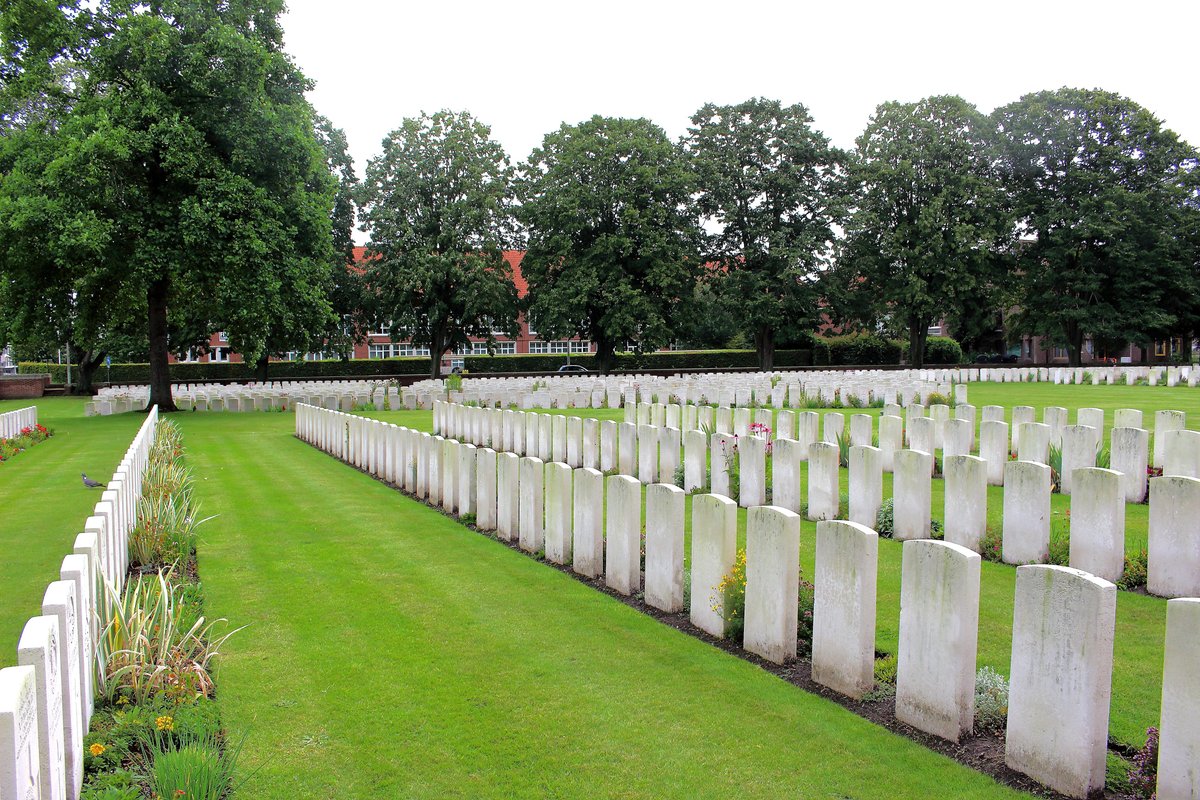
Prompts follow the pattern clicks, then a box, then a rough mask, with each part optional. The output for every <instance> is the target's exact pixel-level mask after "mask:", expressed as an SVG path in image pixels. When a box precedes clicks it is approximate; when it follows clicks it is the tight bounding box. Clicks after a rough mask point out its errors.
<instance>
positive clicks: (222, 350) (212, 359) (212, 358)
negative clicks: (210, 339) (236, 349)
mask: <svg viewBox="0 0 1200 800" xmlns="http://www.w3.org/2000/svg"><path fill="white" fill-rule="evenodd" d="M208 361H209V363H211V364H228V363H229V348H228V347H214V348H212V349H211V350H209V352H208Z"/></svg>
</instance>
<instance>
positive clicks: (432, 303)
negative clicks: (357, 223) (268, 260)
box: [360, 111, 517, 378]
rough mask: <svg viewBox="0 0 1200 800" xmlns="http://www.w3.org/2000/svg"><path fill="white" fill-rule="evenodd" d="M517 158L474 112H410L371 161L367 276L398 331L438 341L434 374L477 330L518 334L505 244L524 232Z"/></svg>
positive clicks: (380, 314)
mask: <svg viewBox="0 0 1200 800" xmlns="http://www.w3.org/2000/svg"><path fill="white" fill-rule="evenodd" d="M512 178H513V174H512V167H511V166H510V165H509V162H508V156H506V155H505V153H504V148H502V147H501V146H500V145H499V144H498V143H497V142H495V141H494V140H493V139H492V138H491V129H490V128H489V127H488V126H487V125H484V124H483V123H482V122H480V121H478V120H476V119H475V118H474V117H472V116H471V115H470V114H469V113H467V112H465V111H464V112H452V111H439V112H437V113H436V114H433V115H426V114H422V115H421V116H420V117H413V118H408V119H405V120H404V122H403V124H402V125H401V126H400V127H399V128H398V129H396V130H394V131H392V133H390V134H389V135H388V137H387V138H386V139H384V141H383V152H382V153H381V154H380V155H378V156H376V157H375V158H373V159H371V161H370V163H369V164H368V165H367V176H366V180H365V181H364V183H363V188H362V193H361V201H360V206H361V209H362V216H363V230H364V231H366V232H367V233H369V234H370V237H371V241H370V245H369V247H368V249H367V271H366V282H367V287H368V292H369V294H370V295H371V296H372V297H373V301H374V309H375V314H376V318H377V320H378V321H379V322H381V323H384V324H387V325H389V327H390V329H391V334H392V337H393V338H407V339H409V340H411V341H412V343H413V344H414V345H424V346H427V347H429V352H430V362H431V363H430V374H431V375H432V376H433V377H435V378H436V377H438V376H440V375H441V363H442V356H443V355H444V354H445V353H446V352H447V351H449V350H452V349H455V348H459V347H463V346H466V345H468V344H469V343H470V341H471V338H470V337H472V336H474V337H480V338H486V339H487V340H488V341H489V342H493V341H494V340H495V337H494V336H493V333H494V332H496V331H503V332H506V333H508V334H510V335H515V333H516V319H517V291H516V287H515V285H514V284H513V277H512V270H511V269H509V266H508V262H507V261H505V259H504V250H505V249H506V248H507V247H510V246H511V245H512V244H513V243H514V242H515V241H516V223H515V221H514V220H513V216H512V205H513V186H512Z"/></svg>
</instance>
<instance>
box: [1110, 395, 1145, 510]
mask: <svg viewBox="0 0 1200 800" xmlns="http://www.w3.org/2000/svg"><path fill="white" fill-rule="evenodd" d="M1118 413H1119V412H1118ZM1149 448H1150V434H1149V433H1148V432H1146V431H1144V430H1142V429H1141V428H1113V429H1112V444H1111V445H1110V447H1109V464H1110V466H1111V467H1112V468H1113V469H1114V470H1116V471H1117V472H1119V473H1121V488H1122V491H1123V492H1124V494H1125V502H1127V503H1140V502H1142V501H1143V500H1145V499H1146V489H1147V484H1146V481H1147V480H1148V476H1147V474H1146V467H1147V466H1148V464H1149V461H1148V459H1149Z"/></svg>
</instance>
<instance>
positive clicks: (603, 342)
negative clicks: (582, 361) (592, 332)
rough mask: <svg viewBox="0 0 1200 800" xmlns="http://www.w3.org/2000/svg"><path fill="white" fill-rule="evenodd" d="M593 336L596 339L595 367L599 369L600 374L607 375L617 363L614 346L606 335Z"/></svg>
mask: <svg viewBox="0 0 1200 800" xmlns="http://www.w3.org/2000/svg"><path fill="white" fill-rule="evenodd" d="M593 338H594V339H595V341H596V368H597V369H598V370H600V374H601V375H607V374H608V373H610V372H612V368H613V367H614V366H616V363H617V359H616V347H615V346H614V344H613V342H612V340H611V339H609V338H608V337H607V336H596V337H593Z"/></svg>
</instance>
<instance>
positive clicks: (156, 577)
mask: <svg viewBox="0 0 1200 800" xmlns="http://www.w3.org/2000/svg"><path fill="white" fill-rule="evenodd" d="M203 521H204V520H202V519H200V517H199V508H198V505H197V503H196V501H195V499H194V497H193V495H192V478H191V475H190V473H189V471H188V470H187V468H186V467H185V466H184V464H183V447H182V443H181V440H180V436H179V432H178V430H177V429H176V428H175V427H174V426H173V425H172V424H171V423H169V422H162V423H160V425H159V429H158V434H157V438H156V440H155V444H154V448H153V449H152V450H151V451H150V459H149V463H148V464H147V467H146V474H145V481H144V484H143V491H142V497H141V500H140V501H139V503H138V510H137V524H136V526H135V528H134V530H133V532H132V533H131V534H130V537H129V579H128V581H127V583H126V585H125V588H124V590H122V591H118V590H116V589H114V588H113V587H112V586H106V587H105V589H106V599H105V601H104V602H102V603H101V604H100V609H101V616H102V619H101V629H100V634H99V665H100V674H99V675H98V680H99V685H98V689H97V698H96V703H97V707H96V711H95V714H94V716H93V718H92V722H91V730H90V731H89V733H88V734H87V737H86V738H85V740H84V786H83V792H82V793H81V795H80V800H100V799H101V798H103V799H104V800H138V798H144V797H161V798H184V797H186V798H195V799H196V800H201V799H204V800H209V799H211V800H219V798H222V797H225V796H227V795H228V794H229V792H230V791H231V789H232V788H233V783H234V778H233V770H234V765H235V763H236V760H237V751H238V749H239V748H238V747H236V746H233V747H231V746H229V745H228V741H227V737H226V734H225V731H224V729H223V728H222V726H221V717H220V713H219V708H218V706H217V703H216V700H215V699H214V691H215V687H214V685H213V677H212V671H211V670H212V661H213V659H214V658H215V657H216V656H217V654H218V651H219V650H220V647H221V646H222V645H223V644H224V642H225V641H226V640H227V639H228V638H229V637H230V636H231V635H233V634H234V633H236V632H237V631H236V630H226V629H225V628H224V624H225V620H214V621H211V622H210V621H206V619H205V616H204V600H203V596H202V593H201V586H200V581H199V578H198V575H197V572H196V536H197V532H196V529H197V527H198V526H199V525H200V524H201V523H203Z"/></svg>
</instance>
